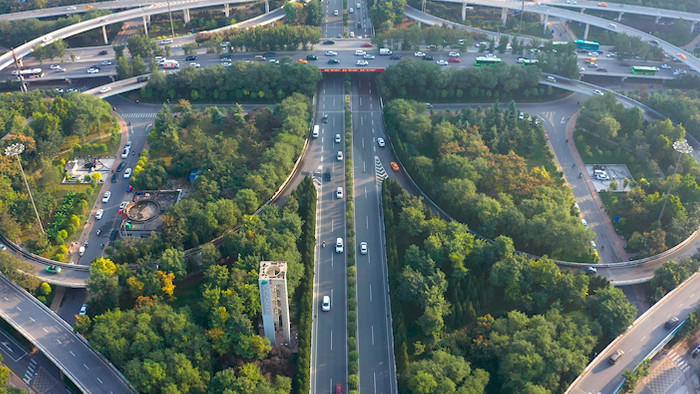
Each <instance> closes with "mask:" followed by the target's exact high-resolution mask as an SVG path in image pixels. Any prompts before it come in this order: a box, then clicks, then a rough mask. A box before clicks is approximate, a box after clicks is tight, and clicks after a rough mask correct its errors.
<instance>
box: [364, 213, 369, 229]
mask: <svg viewBox="0 0 700 394" xmlns="http://www.w3.org/2000/svg"><path fill="white" fill-rule="evenodd" d="M365 219H367V229H368V230H369V216H365Z"/></svg>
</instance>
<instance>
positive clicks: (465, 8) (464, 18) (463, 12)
mask: <svg viewBox="0 0 700 394" xmlns="http://www.w3.org/2000/svg"><path fill="white" fill-rule="evenodd" d="M466 20H467V2H464V3H462V22H464V21H466Z"/></svg>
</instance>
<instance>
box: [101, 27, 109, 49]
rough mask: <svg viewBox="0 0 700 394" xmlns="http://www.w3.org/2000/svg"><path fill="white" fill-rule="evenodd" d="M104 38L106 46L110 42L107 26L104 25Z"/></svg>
mask: <svg viewBox="0 0 700 394" xmlns="http://www.w3.org/2000/svg"><path fill="white" fill-rule="evenodd" d="M102 37H103V38H104V39H105V45H108V44H109V40H108V39H107V25H102Z"/></svg>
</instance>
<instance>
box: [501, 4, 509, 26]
mask: <svg viewBox="0 0 700 394" xmlns="http://www.w3.org/2000/svg"><path fill="white" fill-rule="evenodd" d="M501 21H503V27H506V22H508V10H507V9H505V8H501Z"/></svg>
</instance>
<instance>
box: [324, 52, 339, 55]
mask: <svg viewBox="0 0 700 394" xmlns="http://www.w3.org/2000/svg"><path fill="white" fill-rule="evenodd" d="M326 56H338V52H336V51H326Z"/></svg>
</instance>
